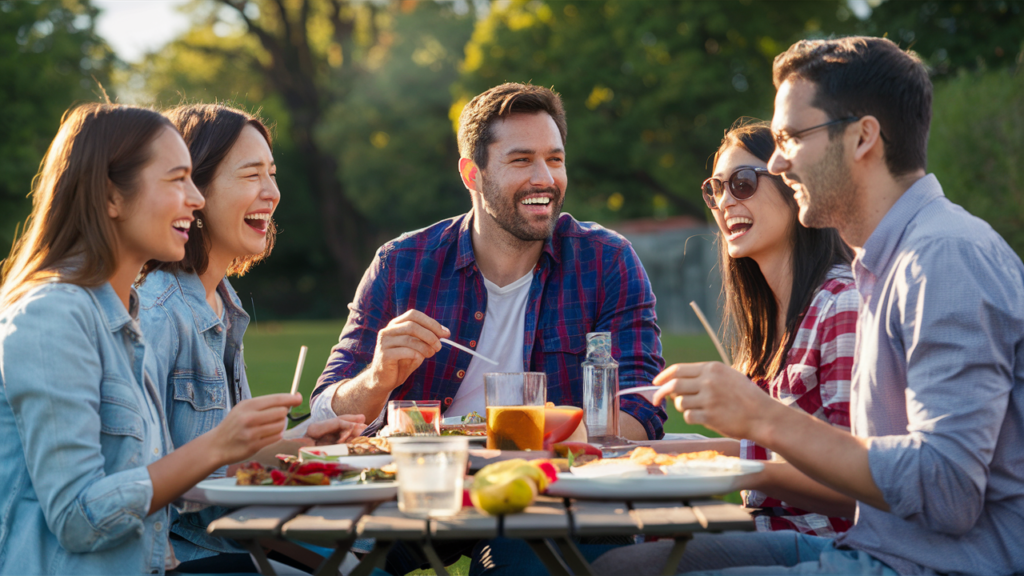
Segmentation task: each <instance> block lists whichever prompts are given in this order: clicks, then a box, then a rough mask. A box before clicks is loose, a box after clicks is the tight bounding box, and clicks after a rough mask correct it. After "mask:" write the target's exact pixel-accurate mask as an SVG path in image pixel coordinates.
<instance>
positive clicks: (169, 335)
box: [139, 104, 365, 573]
mask: <svg viewBox="0 0 1024 576" xmlns="http://www.w3.org/2000/svg"><path fill="white" fill-rule="evenodd" d="M165 116H167V118H169V119H170V121H171V123H172V124H173V125H174V126H175V127H177V128H178V130H179V131H180V132H181V135H182V138H184V140H185V144H186V145H187V146H188V148H189V154H190V156H191V158H192V166H193V172H192V179H193V182H195V185H196V187H197V188H198V190H199V192H200V193H201V194H202V195H203V197H204V198H205V200H206V205H205V206H203V207H202V209H200V210H196V211H195V212H194V213H193V215H194V216H195V220H194V221H193V223H192V225H191V227H190V228H189V238H188V242H187V243H186V244H185V258H184V259H181V260H178V261H167V262H158V261H153V262H150V263H149V264H147V266H146V269H147V272H148V274H147V275H146V279H145V281H144V282H143V283H142V285H141V286H140V287H139V297H140V298H141V312H140V317H141V321H142V328H143V330H144V331H145V333H146V337H147V338H148V339H149V340H150V341H151V342H153V343H154V345H155V348H156V349H157V350H159V353H158V354H156V355H155V360H156V362H155V363H156V365H157V372H156V374H155V377H156V379H157V386H158V388H159V389H161V390H165V391H166V392H165V395H164V398H163V400H164V410H165V412H166V414H167V422H168V427H169V429H170V433H171V440H172V442H173V443H174V445H175V446H180V445H183V444H186V443H188V442H191V441H192V440H194V439H195V438H198V437H200V436H202V435H203V434H205V433H206V432H208V431H210V430H212V429H213V428H214V427H216V426H217V425H218V424H220V423H221V422H222V421H223V420H224V418H225V417H226V416H227V415H228V413H229V411H230V410H232V408H233V407H234V406H236V405H238V403H239V402H241V401H243V400H245V399H247V398H251V397H252V394H251V392H250V390H249V382H248V377H247V374H246V370H245V360H244V357H243V345H242V338H243V336H244V335H245V329H246V327H247V326H248V325H249V315H248V314H246V312H245V310H244V309H243V308H242V302H241V300H239V298H238V295H237V294H236V293H235V290H234V288H232V286H231V282H230V281H229V280H228V277H229V276H241V275H243V274H245V273H246V272H248V271H249V269H250V268H251V267H252V266H254V265H255V264H256V263H257V262H259V261H260V260H262V259H264V258H266V257H267V256H269V255H270V252H271V250H272V249H273V247H274V236H275V234H276V227H275V225H274V220H273V215H274V211H275V210H276V209H277V206H278V203H279V202H280V200H281V192H280V191H279V190H278V187H277V176H276V174H277V166H276V164H275V163H274V154H273V148H272V140H271V137H270V131H269V130H268V129H267V127H266V126H265V125H264V124H263V122H262V121H261V120H260V119H259V118H257V117H256V116H254V115H252V114H249V113H248V112H246V111H244V110H240V109H238V108H232V107H229V106H224V105H222V104H190V105H185V106H179V107H177V108H173V109H171V110H168V111H167V112H166V113H165ZM363 428H365V426H364V424H363V416H362V415H357V416H338V417H335V418H332V419H330V420H328V421H323V422H315V423H313V424H310V425H309V426H308V427H303V432H304V433H305V436H302V437H301V438H297V439H295V440H293V441H289V442H288V443H287V444H286V443H281V444H274V445H272V446H270V447H268V448H267V450H266V452H269V453H271V455H273V454H277V453H287V452H295V451H296V449H297V447H296V444H306V445H311V444H314V443H319V444H336V443H340V442H344V441H346V440H347V439H349V438H351V437H352V436H358V435H359V433H361V432H362V431H363ZM294 432H296V430H295V429H293V430H292V431H290V433H294ZM303 432H299V433H297V434H295V435H296V436H298V435H301V434H302V433H303ZM233 473H234V470H233V469H232V468H230V467H229V468H226V469H222V470H218V471H217V472H215V473H214V476H218V477H223V476H225V475H228V476H230V475H232V474H233ZM226 512H227V510H225V509H224V508H220V507H216V506H214V507H204V506H201V505H198V504H189V505H187V506H185V507H184V508H182V509H179V510H175V512H174V518H173V520H172V523H171V532H172V534H174V538H173V539H172V543H173V544H174V552H175V556H176V557H177V558H178V560H180V561H181V562H182V564H181V566H179V567H178V571H179V572H186V573H187V572H202V573H211V572H221V571H231V572H237V571H252V570H255V566H254V565H253V564H252V560H251V559H250V558H249V555H248V553H247V552H246V551H245V549H244V548H242V547H241V546H240V545H239V544H237V543H236V542H233V541H230V540H226V539H224V538H218V537H214V536H210V535H209V534H208V533H207V531H206V528H207V526H208V525H209V523H210V522H211V521H212V520H214V519H216V518H218V517H219V516H222V515H223V514H225V513H226Z"/></svg>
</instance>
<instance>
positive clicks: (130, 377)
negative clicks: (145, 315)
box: [0, 282, 170, 574]
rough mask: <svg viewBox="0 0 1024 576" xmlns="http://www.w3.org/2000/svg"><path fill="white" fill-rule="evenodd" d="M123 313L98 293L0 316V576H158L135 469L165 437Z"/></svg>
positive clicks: (156, 453)
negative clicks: (32, 575) (97, 575)
mask: <svg viewBox="0 0 1024 576" xmlns="http://www.w3.org/2000/svg"><path fill="white" fill-rule="evenodd" d="M131 307H132V309H133V310H137V307H138V297H137V296H136V295H135V293H134V292H133V293H132V306H131ZM134 316H135V314H129V312H128V311H127V310H125V308H124V305H123V304H122V303H121V301H120V300H119V299H118V297H117V294H116V293H115V292H114V289H113V288H112V287H111V286H110V284H103V285H102V286H99V287H96V288H83V287H80V286H76V285H73V284H65V283H57V282H53V283H48V284H43V285H41V286H37V287H35V288H32V289H31V290H29V292H28V293H27V294H25V295H24V296H23V297H21V298H20V299H18V301H16V302H14V303H13V304H12V305H10V306H8V307H7V308H5V309H3V310H0V382H2V384H3V390H2V392H0V434H2V438H3V439H4V441H3V442H0V462H2V463H3V465H2V466H0V486H2V487H3V489H2V490H0V574H144V573H149V574H161V573H163V571H164V555H165V553H166V551H167V541H168V532H167V531H168V527H169V521H168V510H166V509H164V510H159V511H157V512H155V513H153V514H149V506H150V503H151V501H152V497H153V487H152V483H151V482H150V477H149V472H148V470H147V469H146V466H147V465H149V464H150V463H152V462H154V461H156V460H158V459H160V458H162V457H163V456H164V455H165V454H166V453H167V452H168V451H169V450H170V438H169V437H168V436H167V433H166V428H165V426H164V420H163V414H162V409H163V407H162V402H161V400H160V396H159V393H158V391H157V389H156V387H155V385H154V382H153V380H152V379H151V378H149V377H148V374H151V373H152V372H151V365H150V364H148V362H149V360H150V358H149V357H148V352H147V345H146V343H145V342H144V341H143V338H142V335H141V333H140V331H139V328H138V324H137V322H136V321H135V320H134V319H133V317H134ZM147 514H149V515H147Z"/></svg>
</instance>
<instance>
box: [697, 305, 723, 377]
mask: <svg viewBox="0 0 1024 576" xmlns="http://www.w3.org/2000/svg"><path fill="white" fill-rule="evenodd" d="M690 308H693V311H694V312H696V313H697V319H698V320H700V323H701V324H703V325H704V329H705V330H707V331H708V336H711V341H712V342H714V343H715V348H716V349H717V350H718V355H719V356H720V357H721V358H722V363H724V364H725V365H726V366H732V362H730V361H729V357H728V356H727V355H726V354H725V347H724V346H722V342H721V340H719V339H718V336H717V335H716V334H715V331H714V330H712V329H711V324H708V319H707V318H705V317H704V313H703V312H701V310H700V306H697V303H696V302H690Z"/></svg>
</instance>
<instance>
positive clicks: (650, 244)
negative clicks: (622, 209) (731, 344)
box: [618, 225, 722, 334]
mask: <svg viewBox="0 0 1024 576" xmlns="http://www.w3.org/2000/svg"><path fill="white" fill-rule="evenodd" d="M618 228H620V229H619V230H618V231H619V232H620V233H621V234H622V235H623V236H625V237H626V238H628V239H629V241H630V242H631V243H632V244H633V249H634V250H636V253H637V256H639V257H640V261H641V262H642V263H643V265H644V269H646V270H647V276H648V277H649V278H650V279H651V287H652V288H653V289H654V295H655V297H656V298H657V299H658V303H657V311H658V325H659V326H660V327H661V330H662V332H666V333H669V334H692V333H702V332H704V328H703V327H702V326H701V324H700V321H699V320H697V316H696V315H695V314H694V313H693V309H691V308H690V302H691V301H693V302H696V303H697V304H698V305H699V306H700V307H701V309H702V310H703V311H704V314H705V315H706V316H707V318H708V322H710V323H711V326H712V327H713V328H716V329H717V328H718V326H719V325H720V324H721V317H722V314H721V310H720V308H719V294H720V292H721V289H722V278H721V276H720V274H719V270H718V252H717V244H716V238H717V234H718V229H717V228H715V227H710V226H692V225H690V226H684V227H674V228H673V227H668V226H665V227H654V229H651V230H643V228H644V227H642V226H640V227H634V226H629V225H623V226H620V227H618ZM638 228H639V229H638ZM648 228H652V227H648ZM659 228H660V229H659Z"/></svg>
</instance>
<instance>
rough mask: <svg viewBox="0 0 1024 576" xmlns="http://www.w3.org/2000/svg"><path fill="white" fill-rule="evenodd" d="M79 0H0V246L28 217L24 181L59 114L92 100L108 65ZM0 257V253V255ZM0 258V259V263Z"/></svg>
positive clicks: (90, 14) (88, 11) (88, 10)
mask: <svg viewBox="0 0 1024 576" xmlns="http://www.w3.org/2000/svg"><path fill="white" fill-rule="evenodd" d="M95 17H96V9H95V8H93V7H91V6H90V5H89V4H88V3H87V2H84V1H81V2H79V1H65V2H60V3H58V2H11V1H6V2H0V78H3V82H0V109H2V110H3V114H2V115H0V243H2V245H3V246H4V247H5V248H4V250H5V252H6V247H9V246H10V245H11V242H12V240H13V239H14V229H15V226H16V225H17V223H18V222H20V221H22V220H24V219H25V217H26V216H28V213H29V210H30V209H31V202H30V200H29V199H28V194H29V191H30V188H31V183H32V177H33V176H34V175H35V173H36V171H37V169H38V167H39V162H40V161H41V160H42V158H43V154H45V153H46V148H47V146H49V144H50V141H51V140H52V139H53V137H54V136H55V135H56V134H57V128H58V127H59V126H60V119H61V115H62V114H63V112H64V111H65V110H66V109H67V108H68V107H69V106H70V105H72V104H74V103H75V102H79V101H90V100H95V99H96V98H97V94H96V93H97V91H99V85H98V84H97V82H105V80H106V78H107V76H108V72H109V69H110V66H111V63H112V56H111V52H110V50H109V48H107V46H106V44H105V43H104V42H103V41H102V40H101V39H100V38H98V37H97V36H96V34H95V32H94V30H93V21H94V19H95ZM4 256H6V253H5V254H4ZM4 256H0V258H3V257H4Z"/></svg>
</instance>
